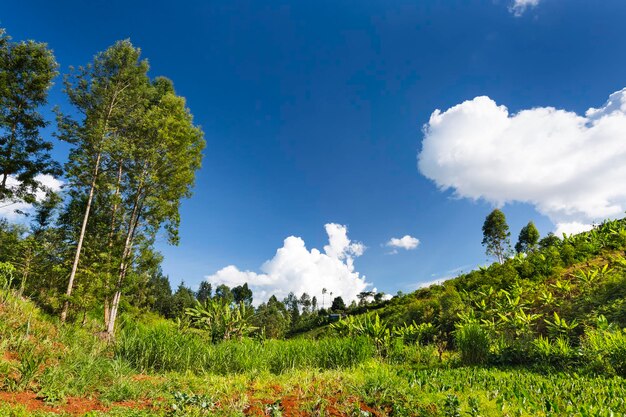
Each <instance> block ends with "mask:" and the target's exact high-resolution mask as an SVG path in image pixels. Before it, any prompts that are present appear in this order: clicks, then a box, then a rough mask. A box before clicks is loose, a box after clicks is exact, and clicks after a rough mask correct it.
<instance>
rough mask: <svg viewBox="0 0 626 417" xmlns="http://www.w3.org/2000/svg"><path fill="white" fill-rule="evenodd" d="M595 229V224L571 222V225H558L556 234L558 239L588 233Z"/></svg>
mask: <svg viewBox="0 0 626 417" xmlns="http://www.w3.org/2000/svg"><path fill="white" fill-rule="evenodd" d="M592 228H593V224H587V223H580V222H569V223H559V224H558V225H557V228H556V230H555V231H554V234H555V235H556V236H558V237H561V236H563V235H564V234H565V235H575V234H578V233H582V232H586V231H588V230H591V229H592Z"/></svg>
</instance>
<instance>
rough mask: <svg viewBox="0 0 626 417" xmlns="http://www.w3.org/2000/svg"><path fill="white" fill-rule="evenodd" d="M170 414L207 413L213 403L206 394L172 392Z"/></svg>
mask: <svg viewBox="0 0 626 417" xmlns="http://www.w3.org/2000/svg"><path fill="white" fill-rule="evenodd" d="M172 396H173V402H172V405H171V408H170V413H169V415H170V416H190V415H200V416H202V415H208V414H209V412H210V411H211V409H212V408H213V407H214V406H215V403H214V402H213V401H212V400H211V398H209V397H208V396H206V395H200V394H187V393H184V392H174V393H173V394H172Z"/></svg>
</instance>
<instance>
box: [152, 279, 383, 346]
mask: <svg viewBox="0 0 626 417" xmlns="http://www.w3.org/2000/svg"><path fill="white" fill-rule="evenodd" d="M148 289H149V293H150V297H149V300H150V301H149V303H147V304H145V305H144V307H145V308H146V309H149V310H151V311H154V312H156V313H159V314H160V315H162V316H163V317H165V318H169V319H173V320H177V321H178V322H179V324H181V325H183V326H192V327H194V325H195V324H197V323H194V321H195V322H197V321H198V320H197V319H194V317H196V318H197V316H198V314H204V315H205V316H206V315H207V314H208V311H209V310H211V309H213V310H215V309H217V308H219V309H220V312H221V313H220V314H222V313H223V314H225V315H229V314H231V313H232V312H233V311H235V310H238V309H239V311H240V312H241V314H242V315H243V317H242V318H243V319H244V320H245V322H246V324H248V325H250V326H251V328H253V331H252V330H251V331H250V332H248V334H250V335H263V337H267V338H273V339H281V338H284V337H288V336H293V335H296V334H299V333H303V332H307V331H309V330H311V329H314V328H316V327H319V326H322V325H324V324H327V323H329V322H330V321H331V320H332V318H331V317H330V316H329V315H330V314H338V315H343V314H349V315H352V314H359V313H363V312H366V311H370V310H373V309H377V308H382V307H383V306H384V305H385V304H386V303H387V301H386V300H385V299H384V293H380V292H378V293H377V292H373V291H363V292H361V293H359V294H358V295H357V298H358V300H359V301H358V302H357V301H356V300H353V301H352V302H351V303H350V304H349V305H346V303H345V302H344V300H343V298H342V297H341V296H339V297H334V298H333V299H332V300H331V302H330V303H329V305H327V304H324V302H322V304H320V303H319V301H318V299H317V297H316V296H313V297H311V296H310V295H309V294H308V293H306V292H304V293H302V294H301V295H300V296H297V295H296V294H294V293H293V292H290V293H289V294H288V295H287V296H286V297H284V298H283V299H282V300H280V299H278V297H276V296H275V295H272V296H271V297H270V298H269V299H268V300H267V301H266V302H264V303H260V304H259V305H258V306H257V307H253V305H252V302H253V299H254V298H253V297H254V294H253V292H252V290H251V289H250V288H249V287H248V284H247V283H245V284H243V285H239V286H236V287H233V288H230V287H228V286H227V285H225V284H221V285H218V286H217V287H216V288H215V289H213V286H212V285H211V284H210V283H209V282H207V281H203V282H201V283H200V286H199V288H198V290H197V291H193V290H192V289H191V288H189V287H187V286H186V285H185V284H184V283H180V284H179V285H178V287H177V288H176V290H175V291H172V289H171V287H170V283H169V280H168V279H167V278H166V277H163V276H161V277H156V278H155V279H153V280H151V282H150V283H149V285H148ZM325 290H326V289H323V290H322V292H323V293H327V291H325ZM222 307H223V308H228V310H229V311H228V312H227V311H225V310H224V309H222ZM219 319H220V318H218V317H214V318H212V319H210V320H211V321H216V320H219ZM204 327H205V330H209V331H213V330H214V329H206V326H204ZM216 338H217V339H220V338H219V337H216Z"/></svg>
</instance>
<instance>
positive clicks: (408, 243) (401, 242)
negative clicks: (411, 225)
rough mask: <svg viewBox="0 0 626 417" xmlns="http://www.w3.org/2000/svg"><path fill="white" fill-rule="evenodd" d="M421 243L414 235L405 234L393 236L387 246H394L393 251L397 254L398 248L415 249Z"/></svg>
mask: <svg viewBox="0 0 626 417" xmlns="http://www.w3.org/2000/svg"><path fill="white" fill-rule="evenodd" d="M419 244H420V241H419V239H417V238H415V237H413V236H409V235H405V236H403V237H401V238H397V237H392V238H391V239H389V242H387V243H386V246H389V247H391V248H394V250H393V251H392V252H391V253H392V254H395V253H398V251H397V249H404V250H413V249H415V248H417V246H418V245H419Z"/></svg>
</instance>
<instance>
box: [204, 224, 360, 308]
mask: <svg viewBox="0 0 626 417" xmlns="http://www.w3.org/2000/svg"><path fill="white" fill-rule="evenodd" d="M325 228H326V233H327V234H328V245H326V246H324V253H322V252H320V251H319V250H317V249H315V248H313V249H311V250H310V251H309V250H308V249H307V248H306V245H305V243H304V240H302V239H301V238H299V237H296V236H289V237H288V238H286V239H285V241H284V243H283V247H282V248H280V249H278V250H277V251H276V254H275V255H274V257H273V258H272V259H270V260H268V261H266V262H265V263H264V264H263V265H262V266H261V273H256V272H252V271H241V270H239V269H238V268H237V267H236V266H234V265H229V266H227V267H225V268H222V269H220V270H219V271H217V272H216V273H215V274H213V275H209V276H207V277H206V279H207V281H208V282H210V283H211V284H212V285H213V286H214V287H215V286H216V285H220V284H226V285H228V286H229V287H231V288H232V287H235V286H238V285H243V284H244V283H246V282H247V283H248V286H249V287H250V288H251V289H252V291H253V292H254V304H255V305H258V304H260V303H262V302H265V301H266V300H267V299H268V298H269V297H270V296H272V294H273V295H276V297H277V298H278V299H279V300H280V299H282V298H284V297H286V296H287V294H289V292H293V293H295V294H296V295H298V296H300V295H301V294H302V293H304V292H306V293H307V294H309V295H310V296H311V297H313V296H316V297H317V299H318V302H319V303H320V305H321V303H322V298H323V297H322V288H326V289H327V290H328V292H329V293H330V292H332V293H333V297H339V296H341V297H342V298H343V299H344V301H346V302H349V301H351V300H353V299H356V295H357V294H358V293H360V292H361V291H365V290H366V289H367V288H368V287H371V284H369V283H367V282H365V277H364V276H362V275H360V274H359V273H358V272H356V271H355V270H354V258H356V257H358V256H361V255H362V254H363V252H364V250H365V246H364V245H363V244H362V243H358V242H353V241H351V240H350V239H349V238H348V229H347V228H346V226H342V225H339V224H335V223H329V224H327V225H326V226H325ZM324 298H325V300H326V303H325V304H326V306H328V305H329V299H330V295H329V294H326V295H325V296H324Z"/></svg>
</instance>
